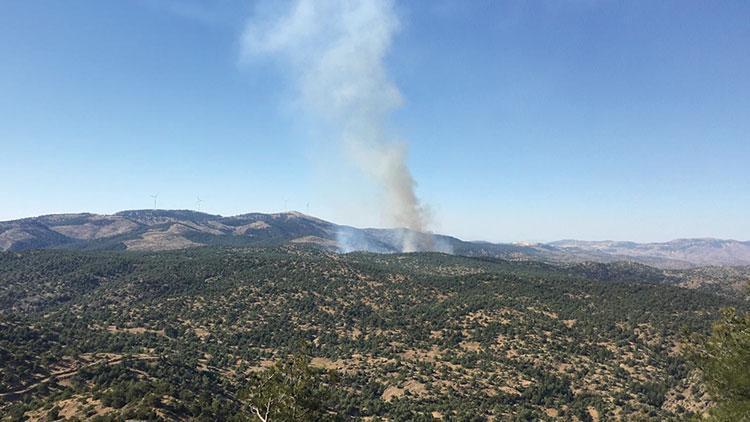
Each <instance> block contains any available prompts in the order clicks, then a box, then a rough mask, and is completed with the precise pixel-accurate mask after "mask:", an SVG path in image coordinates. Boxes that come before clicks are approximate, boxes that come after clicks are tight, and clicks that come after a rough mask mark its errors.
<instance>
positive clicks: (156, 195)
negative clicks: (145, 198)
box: [149, 193, 159, 209]
mask: <svg viewBox="0 0 750 422" xmlns="http://www.w3.org/2000/svg"><path fill="white" fill-rule="evenodd" d="M149 196H150V197H151V198H152V199H153V200H154V209H156V198H158V197H159V194H158V193H157V194H155V195H149Z"/></svg>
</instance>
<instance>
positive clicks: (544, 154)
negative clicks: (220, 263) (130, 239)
mask: <svg viewBox="0 0 750 422" xmlns="http://www.w3.org/2000/svg"><path fill="white" fill-rule="evenodd" d="M332 4H334V5H335V3H332ZM291 6H293V5H291ZM291 6H290V4H289V3H286V4H284V3H278V2H276V3H270V2H245V1H227V2H222V3H220V4H216V5H208V4H206V3H204V2H199V1H192V0H188V1H171V0H169V1H151V0H139V1H133V2H119V3H115V2H93V1H78V0H74V1H70V2H65V3H54V2H41V1H29V2H4V3H0V57H2V65H1V66H0V151H2V154H1V156H2V158H3V160H2V166H0V177H1V178H0V198H2V199H0V201H2V206H0V221H3V220H10V219H16V218H22V217H28V216H35V215H40V214H50V213H61V212H97V213H112V212H116V211H120V210H125V209H138V208H150V207H152V205H153V200H152V199H151V198H150V195H152V194H155V193H158V194H159V197H158V206H159V208H171V209H178V208H179V209H195V208H196V198H197V197H198V196H200V198H201V199H202V200H203V202H202V203H201V211H205V212H209V213H215V214H222V215H234V214H240V213H245V212H255V211H258V212H276V211H281V210H285V209H288V210H293V209H296V210H298V211H301V212H305V213H309V214H312V215H314V216H316V217H319V218H323V219H326V220H329V221H333V222H336V223H340V224H349V225H354V226H360V227H363V226H386V225H391V223H390V222H389V219H388V216H387V215H384V213H383V211H382V209H381V208H380V207H379V204H380V202H382V199H383V193H382V192H381V191H379V189H378V186H377V183H373V182H372V180H369V179H368V176H367V174H363V173H362V171H359V169H358V168H357V165H356V164H353V163H352V160H350V159H349V158H348V157H347V155H346V152H345V151H342V150H341V148H339V147H338V146H337V145H336V143H335V142H330V139H331V138H332V137H333V136H335V135H334V132H335V130H336V129H335V127H333V126H335V124H331V123H330V122H326V121H325V120H324V119H320V116H318V115H316V114H315V113H312V114H311V113H305V112H304V105H303V104H301V103H300V99H299V96H298V95H297V94H298V93H297V92H296V90H295V88H294V84H293V83H292V82H291V81H292V80H293V77H292V75H290V73H291V72H290V70H289V69H285V68H284V67H279V66H278V64H274V63H270V62H268V61H262V60H251V61H248V60H246V59H243V54H242V50H243V34H246V31H247V30H248V25H249V22H251V20H252V19H253V17H254V16H258V15H259V14H260V15H268V14H270V15H274V14H277V13H279V10H282V11H283V9H284V8H288V7H291ZM277 9H278V10H277ZM390 12H391V10H390V9H389V13H390ZM392 12H393V14H394V16H396V17H397V20H398V25H397V29H394V31H393V34H392V35H391V37H392V38H389V39H390V44H389V47H388V48H387V49H386V50H387V51H386V53H385V55H384V56H383V60H384V62H383V66H384V68H385V70H386V71H387V75H388V78H389V80H391V81H392V83H393V84H394V86H395V87H397V88H398V91H399V92H400V95H401V98H402V102H401V104H400V106H399V107H393V108H392V109H388V114H389V115H388V117H387V118H386V119H385V120H384V125H385V126H384V129H383V130H384V131H386V132H388V133H389V134H395V135H396V137H397V142H399V143H403V145H407V150H405V151H406V154H407V155H405V160H406V161H405V164H406V165H408V169H409V170H410V172H411V176H412V177H413V179H414V180H415V181H416V195H417V196H418V197H419V198H420V200H421V203H423V204H426V205H427V206H428V207H429V209H430V210H431V213H430V215H431V222H430V227H429V229H431V230H434V231H435V232H439V233H445V234H450V235H455V236H458V237H461V238H464V239H470V240H475V239H476V240H488V241H522V240H529V241H551V240H557V239H566V238H575V239H586V240H603V239H612V240H633V241H666V240H670V239H675V238H689V237H715V238H733V239H737V240H749V239H750V220H749V219H748V218H747V210H748V209H750V171H749V170H748V163H749V162H750V72H747V69H748V68H750V49H748V48H747V47H748V45H750V21H748V19H747V16H750V4H748V3H747V2H741V1H727V2H721V3H706V2H698V1H665V2H658V3H654V2H627V3H616V2H609V1H571V2H565V3H562V2H552V1H542V2H533V3H532V2H522V1H501V2H470V3H467V2H459V1H435V2H422V3H413V2H395V3H393V5H392ZM389 35H390V34H389ZM308 204H309V205H308Z"/></svg>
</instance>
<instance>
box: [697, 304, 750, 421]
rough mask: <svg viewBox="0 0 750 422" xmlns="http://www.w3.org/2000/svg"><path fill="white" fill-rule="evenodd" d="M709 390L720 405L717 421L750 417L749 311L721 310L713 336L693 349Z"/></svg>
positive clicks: (717, 410)
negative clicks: (741, 313) (746, 312)
mask: <svg viewBox="0 0 750 422" xmlns="http://www.w3.org/2000/svg"><path fill="white" fill-rule="evenodd" d="M694 354H695V356H696V361H697V364H698V366H699V367H700V368H701V370H702V371H703V379H704V381H705V383H706V387H707V389H708V392H709V393H710V394H711V396H712V397H713V399H714V400H715V401H716V403H717V405H716V407H715V408H713V409H712V410H711V412H710V414H711V416H712V417H713V418H714V419H715V420H719V421H739V420H750V314H744V315H740V314H738V313H737V311H736V310H735V309H733V308H729V309H725V310H724V311H722V316H721V319H720V320H719V321H717V322H716V323H715V324H714V326H713V330H712V332H711V335H710V336H709V337H707V338H705V339H703V341H702V342H701V344H700V345H699V346H698V347H697V348H696V350H695V351H694Z"/></svg>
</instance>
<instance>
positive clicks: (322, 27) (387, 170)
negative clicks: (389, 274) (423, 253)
mask: <svg viewBox="0 0 750 422" xmlns="http://www.w3.org/2000/svg"><path fill="white" fill-rule="evenodd" d="M266 15H268V16H255V17H254V18H252V19H250V21H249V22H248V24H247V27H246V28H245V32H244V34H243V37H242V48H243V57H244V58H245V59H248V58H252V57H258V56H271V57H274V58H277V59H281V61H282V63H283V64H284V65H286V66H287V67H288V68H289V69H290V71H291V77H292V78H293V79H294V81H295V83H296V84H297V88H298V90H299V95H300V100H301V102H302V104H303V106H304V107H305V109H307V110H308V111H309V112H311V113H313V114H314V115H316V116H320V117H323V118H325V119H326V121H327V122H328V123H329V124H332V125H333V127H334V128H335V129H336V131H338V132H339V133H340V136H341V142H342V145H343V146H344V148H345V149H346V155H347V156H348V157H350V158H351V159H352V160H353V162H354V163H355V164H356V165H357V167H359V168H360V169H361V170H362V171H363V172H364V173H365V174H366V175H367V176H369V177H370V178H371V179H372V180H373V181H374V182H375V183H377V184H378V185H379V186H380V188H381V189H382V192H383V195H384V199H385V204H384V206H385V209H384V211H385V215H386V216H387V218H388V220H389V221H388V223H389V224H392V225H394V226H397V227H403V228H407V229H409V230H407V231H404V236H402V237H403V239H402V240H401V243H402V250H403V251H406V252H410V251H416V250H424V249H431V245H430V241H429V240H425V239H430V238H431V236H418V235H417V234H415V233H413V232H411V231H415V232H424V231H425V230H426V229H427V227H426V222H427V212H426V209H425V208H424V207H423V206H422V204H421V203H420V201H419V199H418V198H417V195H416V193H415V190H414V189H415V185H416V183H415V181H414V178H413V177H412V175H411V172H410V171H409V168H408V166H407V164H406V147H405V145H404V144H402V143H399V142H395V141H394V140H393V139H391V138H389V136H388V135H387V134H386V133H385V129H384V128H385V122H386V119H387V118H388V116H389V115H390V114H391V113H392V112H393V111H394V110H395V109H396V108H398V107H400V106H401V105H402V102H403V100H402V97H401V93H400V92H399V90H398V88H397V87H396V86H395V84H394V83H393V81H391V80H390V79H389V78H388V75H387V72H386V69H385V64H384V58H385V56H386V54H387V53H388V49H389V48H390V46H391V41H392V39H393V35H394V34H395V32H396V31H397V30H398V28H399V22H398V18H397V17H396V14H395V12H394V10H393V3H392V2H391V1H388V0H297V1H295V2H293V3H292V4H291V5H290V6H289V7H288V8H285V9H284V10H281V11H276V13H267V14H266Z"/></svg>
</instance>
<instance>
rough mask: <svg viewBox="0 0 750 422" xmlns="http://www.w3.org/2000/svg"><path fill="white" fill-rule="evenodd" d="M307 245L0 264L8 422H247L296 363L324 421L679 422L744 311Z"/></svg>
mask: <svg viewBox="0 0 750 422" xmlns="http://www.w3.org/2000/svg"><path fill="white" fill-rule="evenodd" d="M598 265H601V266H594V267H592V266H587V265H581V266H555V265H550V264H543V263H536V262H510V261H503V260H497V259H476V258H465V257H459V256H451V255H445V254H438V253H418V254H392V255H377V254H368V253H353V254H346V255H339V254H334V253H329V252H325V251H321V250H317V249H310V248H305V247H299V246H283V247H275V248H218V247H212V248H197V249H189V250H183V251H174V252H149V253H147V252H76V251H60V250H58V251H54V250H42V251H27V252H21V253H16V252H6V253H0V413H2V414H3V415H5V416H4V417H5V419H9V420H23V419H28V418H33V419H46V418H53V417H56V416H57V417H74V416H75V417H79V418H87V417H99V418H102V419H119V418H141V419H168V420H171V419H189V418H196V419H198V420H217V419H237V420H247V419H250V418H252V413H251V411H250V407H249V404H248V402H247V400H248V399H247V397H248V396H247V394H246V392H247V391H252V389H253V388H257V386H258V384H259V383H260V382H262V381H261V380H262V374H265V373H267V368H269V367H271V366H273V365H274V363H275V362H278V361H279V360H283V359H286V358H287V357H289V356H291V355H295V356H303V357H305V359H306V361H308V362H309V365H310V366H311V367H312V368H314V371H313V372H312V373H311V376H313V377H315V379H317V380H318V382H317V384H316V385H319V387H320V389H321V391H323V390H325V391H326V394H321V395H320V397H321V399H320V400H321V402H320V406H321V409H322V410H321V412H322V413H321V415H323V416H324V417H326V418H331V419H334V420H335V419H341V420H346V419H351V418H363V417H385V418H390V419H392V420H430V419H432V418H438V419H439V418H445V419H448V418H450V419H456V420H485V419H489V418H493V417H494V418H495V420H506V419H512V418H514V417H515V418H522V419H524V418H525V419H537V418H543V419H554V418H564V419H571V418H572V419H575V420H592V419H593V420H597V419H598V420H604V419H611V418H615V417H618V418H622V419H626V420H632V419H651V420H665V419H674V420H683V419H685V418H686V417H687V416H688V415H689V414H691V413H694V412H697V413H700V412H703V411H704V410H705V408H706V406H707V405H708V404H709V397H708V396H707V395H706V394H705V393H704V389H703V387H702V386H701V384H700V382H699V381H698V377H697V376H696V374H695V372H694V371H693V370H692V369H691V367H690V365H688V364H686V362H685V360H684V356H683V355H682V350H683V345H684V341H685V339H686V338H687V337H688V336H689V335H691V334H692V333H707V332H708V330H709V329H710V325H711V322H712V321H713V320H715V319H716V318H717V317H718V315H719V310H720V308H722V307H724V306H728V305H731V306H736V307H739V308H740V309H744V307H745V306H746V305H744V301H742V300H741V299H740V298H739V297H736V298H733V297H732V296H731V295H716V294H713V293H711V292H708V291H704V290H701V289H697V290H696V289H694V290H691V289H684V288H679V287H675V286H672V285H668V284H664V283H662V281H663V280H662V279H660V278H658V277H657V278H655V279H649V278H648V277H645V276H644V275H647V274H648V271H647V268H646V269H643V268H640V267H639V268H638V271H634V270H633V268H632V267H631V266H622V265H617V264H612V265H610V264H598Z"/></svg>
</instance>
